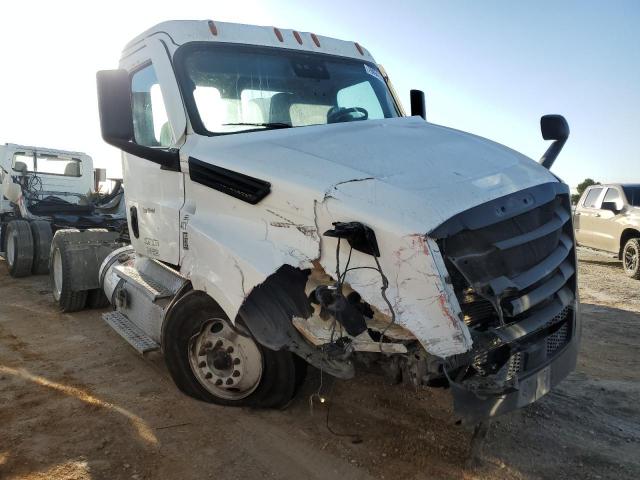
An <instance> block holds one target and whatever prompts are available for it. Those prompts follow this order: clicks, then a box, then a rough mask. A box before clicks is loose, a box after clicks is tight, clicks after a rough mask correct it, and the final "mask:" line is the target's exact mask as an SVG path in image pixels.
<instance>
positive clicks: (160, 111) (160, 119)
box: [131, 65, 174, 147]
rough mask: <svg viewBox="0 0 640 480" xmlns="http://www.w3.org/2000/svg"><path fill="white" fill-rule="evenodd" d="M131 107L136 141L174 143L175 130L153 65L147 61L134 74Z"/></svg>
mask: <svg viewBox="0 0 640 480" xmlns="http://www.w3.org/2000/svg"><path fill="white" fill-rule="evenodd" d="M131 107H132V111H133V133H134V137H135V140H136V143H138V144H139V145H144V146H146V147H169V146H170V145H172V144H173V142H174V139H173V132H172V131H171V128H170V126H169V117H168V116H167V110H166V107H165V104H164V100H163V99H162V92H161V91H160V84H159V83H158V77H157V76H156V72H155V70H154V68H153V65H147V66H146V67H144V68H142V69H140V70H138V71H137V72H135V73H134V74H133V76H132V77H131Z"/></svg>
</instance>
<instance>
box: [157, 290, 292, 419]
mask: <svg viewBox="0 0 640 480" xmlns="http://www.w3.org/2000/svg"><path fill="white" fill-rule="evenodd" d="M162 347H163V352H164V356H165V362H166V364H167V368H168V370H169V373H170V374H171V377H172V378H173V380H174V382H175V383H176V385H177V386H178V388H179V389H180V390H182V391H183V392H184V393H186V394H187V395H189V396H192V397H194V398H197V399H199V400H204V401H207V402H211V403H217V404H220V405H228V406H250V407H260V408H280V407H284V406H285V405H287V404H288V403H289V401H290V400H291V398H292V397H293V395H294V392H295V390H296V386H297V381H299V376H300V372H299V371H298V372H297V371H296V368H299V367H297V366H296V365H297V362H296V361H294V358H293V354H291V353H290V352H286V351H273V350H269V349H268V348H265V347H263V346H262V345H260V344H259V343H257V342H256V341H255V340H254V338H253V337H252V336H251V334H250V333H249V332H248V331H247V330H246V329H245V328H244V327H243V326H242V325H235V326H234V325H232V324H231V322H230V321H229V318H228V317H227V315H226V314H225V313H224V311H223V310H222V309H221V308H220V306H219V305H218V304H217V303H216V302H214V301H213V300H212V299H211V297H209V296H208V295H207V294H205V293H204V292H199V291H194V292H190V293H188V294H186V295H185V296H184V297H183V298H181V299H180V300H179V301H178V302H177V303H176V305H175V306H174V307H173V308H172V310H171V312H170V314H169V317H168V318H167V321H166V324H165V328H164V331H163V338H162ZM297 373H298V374H297Z"/></svg>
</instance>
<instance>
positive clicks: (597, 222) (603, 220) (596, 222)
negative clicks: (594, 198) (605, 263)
mask: <svg viewBox="0 0 640 480" xmlns="http://www.w3.org/2000/svg"><path fill="white" fill-rule="evenodd" d="M604 202H612V203H615V204H616V208H617V209H618V212H619V211H621V210H622V207H623V202H622V196H621V195H620V192H619V191H618V189H617V188H615V187H609V188H607V189H606V193H605V194H604V197H603V198H602V202H601V203H600V205H599V207H600V208H599V210H598V212H597V213H596V214H595V215H594V216H593V217H592V219H591V222H592V224H593V244H594V245H595V246H596V247H595V248H598V249H600V250H606V251H608V252H615V253H618V250H619V249H620V245H619V242H620V234H619V225H618V223H617V222H616V221H615V217H617V216H618V215H619V213H614V212H612V211H611V210H604V209H602V208H601V207H602V204H604Z"/></svg>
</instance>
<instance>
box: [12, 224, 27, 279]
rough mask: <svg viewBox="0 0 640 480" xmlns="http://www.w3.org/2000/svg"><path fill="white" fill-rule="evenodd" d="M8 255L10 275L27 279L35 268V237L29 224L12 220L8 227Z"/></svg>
mask: <svg viewBox="0 0 640 480" xmlns="http://www.w3.org/2000/svg"><path fill="white" fill-rule="evenodd" d="M6 248H7V250H6V255H7V266H8V267H9V274H10V275H11V276H12V277H15V278H18V277H26V276H27V275H29V274H30V273H31V267H32V266H33V236H32V235H31V227H29V222H26V221H25V220H12V221H11V222H9V224H8V225H7V234H6Z"/></svg>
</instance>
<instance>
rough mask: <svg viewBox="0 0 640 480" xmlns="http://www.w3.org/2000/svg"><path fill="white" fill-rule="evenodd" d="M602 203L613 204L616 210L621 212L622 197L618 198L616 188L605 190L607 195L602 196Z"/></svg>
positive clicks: (618, 193)
mask: <svg viewBox="0 0 640 480" xmlns="http://www.w3.org/2000/svg"><path fill="white" fill-rule="evenodd" d="M604 202H613V203H615V204H616V208H617V209H618V210H622V207H623V206H624V205H623V204H622V197H621V196H620V192H618V189H617V188H609V189H608V190H607V193H606V194H605V196H604V199H603V200H602V203H604Z"/></svg>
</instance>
